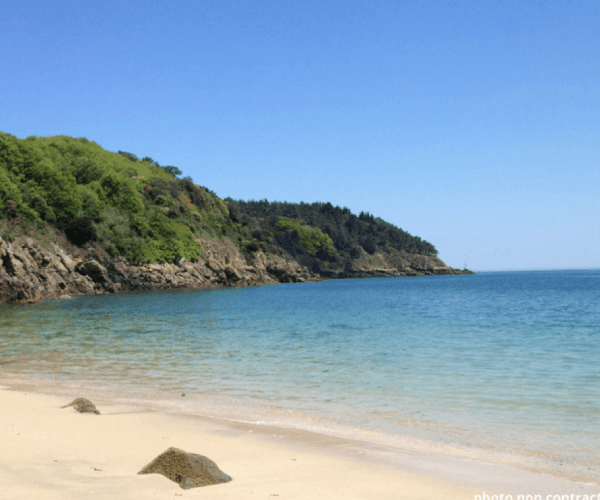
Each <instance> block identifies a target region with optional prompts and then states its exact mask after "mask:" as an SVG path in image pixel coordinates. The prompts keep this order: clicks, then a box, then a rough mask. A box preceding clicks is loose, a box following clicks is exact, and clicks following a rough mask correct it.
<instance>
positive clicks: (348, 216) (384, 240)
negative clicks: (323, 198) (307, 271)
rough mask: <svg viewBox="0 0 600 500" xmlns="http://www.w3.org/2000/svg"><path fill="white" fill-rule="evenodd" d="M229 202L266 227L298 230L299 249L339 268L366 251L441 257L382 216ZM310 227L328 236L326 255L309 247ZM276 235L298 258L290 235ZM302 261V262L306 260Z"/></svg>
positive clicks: (316, 206)
mask: <svg viewBox="0 0 600 500" xmlns="http://www.w3.org/2000/svg"><path fill="white" fill-rule="evenodd" d="M228 202H229V204H230V209H232V210H234V211H235V212H239V213H244V214H246V216H250V217H255V218H257V219H258V220H259V221H261V225H262V227H263V228H265V227H267V228H268V227H275V228H276V230H277V229H280V228H286V230H288V231H290V230H293V231H297V232H298V236H295V235H294V236H293V237H294V238H295V239H296V240H297V241H296V243H295V244H296V246H298V245H300V246H301V247H303V248H304V249H305V250H306V251H307V252H308V253H310V254H312V255H316V256H317V257H318V258H319V260H320V261H321V262H334V263H335V267H336V268H349V267H350V265H351V263H352V261H353V260H355V259H356V258H358V257H359V256H360V255H361V252H362V251H364V252H366V253H368V254H371V255H372V254H374V253H375V252H377V251H379V252H382V253H392V252H394V251H398V252H401V253H410V254H421V255H430V256H437V250H436V249H435V247H434V246H433V245H432V244H431V243H429V242H427V241H424V240H422V239H421V238H419V237H418V236H412V235H411V234H409V233H407V232H406V231H403V230H402V229H400V228H398V227H396V226H394V225H393V224H390V223H389V222H386V221H384V220H383V219H381V218H379V217H373V216H372V215H371V214H369V213H368V212H366V213H365V212H361V213H360V215H358V216H356V215H354V214H353V213H352V212H351V211H350V210H349V209H348V208H345V207H344V208H340V207H334V206H333V205H332V204H331V203H312V204H308V203H287V202H268V201H267V200H262V201H248V202H246V201H241V200H240V201H233V200H228ZM292 221H295V222H292ZM308 227H310V228H311V229H312V230H313V231H319V233H320V234H322V235H323V236H325V237H327V243H325V240H321V241H323V250H326V253H324V252H323V250H322V251H321V253H320V254H319V253H318V252H317V253H315V252H314V247H311V246H310V245H307V244H306V239H307V238H308V236H307V234H306V232H304V233H303V232H302V231H303V230H304V231H306V230H305V229H303V228H308ZM276 234H277V235H278V236H279V238H278V240H277V241H278V243H279V244H280V245H281V246H282V247H284V248H285V249H286V250H288V251H289V252H290V253H291V254H292V255H295V254H294V252H293V249H290V246H294V245H291V244H290V242H289V240H290V239H291V238H292V236H291V235H288V236H287V239H285V238H284V239H282V238H281V236H280V233H279V232H278V231H276ZM315 234H316V233H315ZM303 238H304V241H303V242H302V243H301V241H302V239H303ZM300 257H301V256H300ZM300 260H301V261H302V258H300ZM308 260H310V259H304V261H305V262H303V263H306V264H307V265H309V264H310V263H309V262H308Z"/></svg>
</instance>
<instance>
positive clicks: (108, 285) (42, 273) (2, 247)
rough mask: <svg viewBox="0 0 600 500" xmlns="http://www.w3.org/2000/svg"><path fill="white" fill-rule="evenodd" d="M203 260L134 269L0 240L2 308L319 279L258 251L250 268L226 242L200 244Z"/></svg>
mask: <svg viewBox="0 0 600 500" xmlns="http://www.w3.org/2000/svg"><path fill="white" fill-rule="evenodd" d="M197 242H198V244H199V245H200V247H201V249H202V257H201V258H199V259H198V261H197V262H190V261H188V260H187V259H181V260H180V261H179V262H177V263H176V264H140V265H138V266H134V265H131V264H129V262H127V261H126V260H125V259H123V258H122V257H117V258H112V257H110V256H108V255H100V254H99V253H98V250H95V249H88V250H82V249H78V250H77V255H73V254H69V253H68V251H67V250H66V249H63V248H61V247H60V246H58V245H57V244H52V243H44V244H43V243H41V242H39V241H37V240H34V239H33V238H29V237H20V238H17V239H16V240H15V241H13V242H12V243H8V242H6V241H4V240H2V239H1V238H0V303H6V302H11V303H29V302H38V301H40V300H46V299H56V300H64V299H68V298H71V297H74V296H78V295H85V294H99V293H115V292H119V291H125V290H129V291H133V290H151V289H172V288H191V289H193V288H214V287H224V286H250V285H261V284H269V283H294V282H304V281H315V280H318V279H320V277H319V276H318V275H315V274H312V273H310V272H309V271H308V269H307V268H306V267H304V266H301V265H300V264H298V263H297V262H295V261H287V260H285V259H284V258H283V257H279V256H275V257H271V258H267V257H266V256H265V255H264V253H262V252H257V254H256V257H255V259H254V262H251V263H248V262H247V261H246V259H245V258H244V256H243V255H242V254H240V252H239V251H238V249H237V248H236V247H235V246H234V245H233V244H232V243H231V242H229V241H226V242H220V241H216V240H209V239H198V240H197Z"/></svg>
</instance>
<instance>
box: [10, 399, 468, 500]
mask: <svg viewBox="0 0 600 500" xmlns="http://www.w3.org/2000/svg"><path fill="white" fill-rule="evenodd" d="M68 402H70V401H68V400H65V398H63V397H60V396H56V395H46V394H36V393H32V392H24V391H15V390H9V388H6V387H4V388H2V390H0V442H2V447H1V448H0V484H1V485H2V488H1V491H0V498H4V499H34V498H35V499H39V498H44V499H48V500H50V499H71V498H73V499H81V498H106V499H114V498H120V499H148V498H175V497H188V498H190V497H191V498H194V497H196V498H204V499H225V498H227V499H246V498H248V499H250V498H251V499H257V498H265V499H266V498H282V499H284V498H286V499H305V498H327V499H333V500H335V499H340V500H341V499H353V498H356V499H359V498H360V499H371V498H372V499H402V498H406V499H434V498H444V499H473V498H474V495H475V494H478V493H480V492H479V491H477V490H474V489H471V488H467V487H462V486H458V485H452V484H449V483H445V482H443V481H439V480H436V479H432V478H428V477H423V476H419V475H414V474H407V473H402V472H399V471H394V470H386V469H385V468H378V467H375V466H371V465H366V464H361V463H357V462H355V461H353V460H344V459H341V458H336V457H331V456H325V455H320V454H317V453H311V452H306V451H301V450H298V449H293V448H291V447H286V446H284V445H278V444H276V443H271V442H268V441H266V440H264V439H261V438H259V437H254V436H252V433H251V432H250V431H247V432H246V433H244V432H242V431H239V432H232V431H231V430H230V429H229V430H228V429H225V428H222V429H220V430H219V429H218V428H217V427H215V426H213V425H207V424H203V423H202V422H200V421H198V420H197V419H194V418H190V417H182V416H177V415H172V414H164V413H158V412H148V411H135V410H133V409H131V408H124V407H117V406H104V405H102V406H99V407H98V408H99V409H100V410H101V415H94V414H91V413H78V412H76V411H75V410H74V409H73V408H64V409H63V408H61V406H63V405H65V404H67V403H68ZM170 446H175V447H178V448H181V449H183V450H186V451H189V452H194V453H200V454H203V455H205V456H207V457H209V458H211V459H212V460H214V461H215V462H216V463H217V465H218V466H219V467H220V468H221V469H222V470H223V471H224V472H225V473H227V474H229V475H230V476H232V478H233V481H231V482H230V483H226V484H222V485H215V486H208V487H203V488H194V489H191V490H183V489H181V488H180V487H179V486H178V485H177V484H176V483H174V482H172V481H169V480H168V479H166V478H165V477H163V476H161V475H158V474H152V475H138V474H137V473H138V472H139V470H140V469H142V468H143V467H144V466H145V465H146V464H147V463H148V462H150V461H151V460H152V459H153V458H155V457H156V456H157V455H159V454H160V453H162V452H163V451H165V450H166V449H167V448H169V447H170Z"/></svg>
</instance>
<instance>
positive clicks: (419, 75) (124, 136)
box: [0, 0, 600, 270]
mask: <svg viewBox="0 0 600 500" xmlns="http://www.w3.org/2000/svg"><path fill="white" fill-rule="evenodd" d="M599 26H600V2H598V1H597V0H595V1H589V2H588V1H575V2H573V1H523V0H521V1H501V0H499V1H494V2H491V1H483V0H480V1H460V0H457V1H419V0H412V1H406V2H405V1H399V0H397V1H383V0H382V1H376V2H372V1H367V0H363V1H360V2H359V1H322V0H321V1H312V0H303V1H301V2H296V1H275V0H271V1H268V2H266V1H258V0H254V1H227V0H223V1H196V2H191V1H189V2H184V1H169V2H167V1H164V2H156V1H152V0H146V1H143V2H142V1H138V0H133V1H126V0H121V1H119V2H116V1H112V0H107V1H103V2H87V1H81V0H79V1H53V2H47V1H43V2H42V1H27V0H24V1H20V2H16V1H10V2H5V3H4V4H3V12H2V16H1V17H0V54H1V61H2V70H1V73H0V96H1V97H0V130H2V131H4V132H9V133H11V134H14V135H16V136H17V137H20V138H24V137H27V136H30V135H36V136H46V135H59V134H64V135H71V136H75V137H87V138H88V139H90V140H93V141H95V142H97V143H98V144H100V145H101V146H103V147H104V148H106V149H108V150H111V151H118V150H124V151H130V152H132V153H135V154H136V155H138V156H140V157H143V156H150V157H152V158H154V159H155V160H156V161H158V162H159V163H160V164H163V165H175V166H177V167H179V168H180V169H181V170H182V171H183V172H184V175H190V176H191V177H192V178H193V179H194V181H195V182H196V183H198V184H202V185H204V186H207V187H208V188H210V189H212V190H213V191H215V192H216V193H217V194H218V195H219V196H221V197H223V198H225V197H229V196H230V197H232V198H235V199H238V198H239V199H263V198H267V199H268V200H280V201H292V202H299V201H305V202H313V201H330V202H331V203H333V204H334V205H340V206H347V207H348V208H350V209H351V210H352V211H353V212H355V213H357V214H358V213H359V212H360V211H368V212H370V213H372V214H373V215H375V216H379V217H382V218H383V219H385V220H387V221H389V222H391V223H393V224H396V225H397V226H399V227H401V228H402V229H404V230H406V231H408V232H410V233H412V234H415V235H418V236H421V237H422V238H424V239H426V240H428V241H430V242H431V243H433V244H434V245H435V246H436V248H437V249H438V251H439V256H440V257H441V258H442V260H444V261H445V262H446V263H447V264H449V265H452V266H455V267H463V265H464V264H465V263H466V264H467V265H468V267H469V268H471V269H474V270H492V269H531V268H545V269H549V268H570V267H600V258H599V250H600V197H599V193H600V162H599V158H600V136H599V131H600V63H599V61H600V30H599Z"/></svg>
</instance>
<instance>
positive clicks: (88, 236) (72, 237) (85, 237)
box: [65, 217, 98, 246]
mask: <svg viewBox="0 0 600 500" xmlns="http://www.w3.org/2000/svg"><path fill="white" fill-rule="evenodd" d="M65 234H66V235H67V238H68V239H69V241H70V242H71V243H73V244H74V245H77V246H83V245H85V244H86V243H90V242H92V241H96V240H97V239H98V232H97V231H96V228H95V227H94V221H93V220H92V218H91V217H79V218H78V219H75V220H74V221H72V222H71V223H69V224H68V225H67V227H66V228H65Z"/></svg>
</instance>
